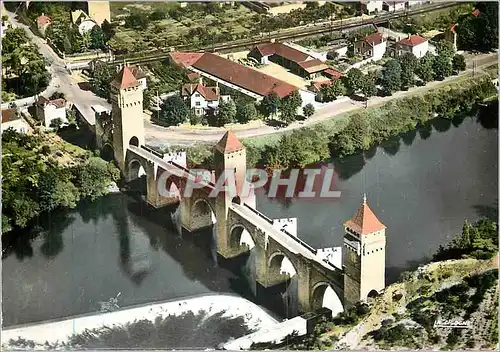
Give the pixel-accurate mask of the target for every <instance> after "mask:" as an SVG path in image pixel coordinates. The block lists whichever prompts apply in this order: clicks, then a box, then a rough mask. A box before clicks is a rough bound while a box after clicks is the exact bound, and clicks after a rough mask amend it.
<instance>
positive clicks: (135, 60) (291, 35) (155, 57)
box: [109, 2, 457, 65]
mask: <svg viewBox="0 0 500 352" xmlns="http://www.w3.org/2000/svg"><path fill="white" fill-rule="evenodd" d="M456 5H457V3H453V2H446V3H437V4H432V5H429V6H425V7H421V8H417V9H413V10H405V11H399V12H393V13H389V14H385V15H381V16H376V17H374V18H371V19H369V20H366V21H359V20H357V21H355V22H351V23H349V22H347V23H342V24H338V23H336V24H334V25H331V24H329V23H324V24H322V25H318V26H315V27H312V28H304V29H300V30H297V31H293V32H288V33H276V34H273V35H270V36H267V37H264V36H261V37H260V38H258V39H240V40H235V41H231V42H227V43H221V44H216V45H206V46H203V47H200V48H193V47H192V46H190V45H181V46H178V47H176V50H179V51H183V50H196V51H217V52H225V51H232V50H235V49H247V48H251V47H253V46H255V45H257V44H260V43H264V42H268V41H270V40H271V39H274V40H278V41H284V40H291V39H302V38H306V37H308V36H314V35H321V34H324V33H329V32H334V31H339V30H345V29H352V28H356V27H362V26H367V25H378V24H381V23H385V22H388V21H390V20H394V19H398V18H401V17H406V16H413V15H419V14H423V13H427V12H432V11H436V10H440V9H445V8H449V7H454V6H456ZM168 54H169V51H168V50H157V51H154V52H149V54H148V53H145V54H144V55H138V56H135V55H133V54H132V55H130V54H125V55H116V56H115V59H114V61H111V62H109V64H110V65H116V64H120V63H123V62H127V63H129V64H144V63H150V62H155V61H160V60H164V59H166V58H167V57H168Z"/></svg>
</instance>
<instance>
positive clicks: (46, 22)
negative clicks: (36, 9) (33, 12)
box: [36, 13, 52, 35]
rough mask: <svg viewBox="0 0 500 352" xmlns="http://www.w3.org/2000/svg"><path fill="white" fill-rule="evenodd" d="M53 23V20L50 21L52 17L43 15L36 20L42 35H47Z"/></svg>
mask: <svg viewBox="0 0 500 352" xmlns="http://www.w3.org/2000/svg"><path fill="white" fill-rule="evenodd" d="M51 23H52V20H51V19H50V17H49V16H46V15H45V14H43V13H42V14H41V15H40V16H38V17H37V18H36V25H37V28H38V31H39V32H40V34H41V35H45V31H46V30H47V27H49V26H50V24H51Z"/></svg>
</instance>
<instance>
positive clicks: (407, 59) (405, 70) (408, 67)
mask: <svg viewBox="0 0 500 352" xmlns="http://www.w3.org/2000/svg"><path fill="white" fill-rule="evenodd" d="M399 61H400V63H401V86H402V87H404V88H409V87H412V86H413V85H415V71H416V69H417V66H418V60H417V58H416V57H415V55H413V54H412V53H406V54H404V55H403V56H402V57H401V58H400V60H399Z"/></svg>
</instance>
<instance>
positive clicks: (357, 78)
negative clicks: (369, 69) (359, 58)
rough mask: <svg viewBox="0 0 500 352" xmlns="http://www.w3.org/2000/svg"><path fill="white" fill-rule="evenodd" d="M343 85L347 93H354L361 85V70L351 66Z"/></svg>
mask: <svg viewBox="0 0 500 352" xmlns="http://www.w3.org/2000/svg"><path fill="white" fill-rule="evenodd" d="M345 86H346V87H347V89H348V91H349V94H354V93H356V92H357V91H359V90H360V89H361V87H362V86H363V72H361V70H359V69H357V68H351V69H350V70H349V71H348V72H347V76H346V78H345Z"/></svg>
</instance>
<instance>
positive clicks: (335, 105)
mask: <svg viewBox="0 0 500 352" xmlns="http://www.w3.org/2000/svg"><path fill="white" fill-rule="evenodd" d="M474 61H475V62H476V72H480V71H481V68H484V67H487V66H491V65H493V64H496V63H497V62H498V54H497V53H491V54H484V55H469V56H468V57H467V69H466V71H464V72H462V73H461V74H460V75H458V76H451V77H448V78H446V79H445V80H444V81H435V82H430V83H428V84H427V85H426V86H424V87H413V88H410V89H409V90H407V91H400V92H396V93H394V94H393V95H392V96H390V97H373V98H371V99H370V100H369V101H368V107H374V106H377V105H381V104H384V103H386V102H388V101H390V100H393V99H400V98H403V97H406V96H409V95H414V94H419V93H421V92H425V91H428V90H430V89H432V88H436V87H439V86H441V85H443V84H446V83H448V82H451V81H454V80H458V79H461V78H462V77H463V76H464V75H468V74H470V73H471V72H472V71H473V66H472V63H473V62H474ZM364 106H365V104H364V103H360V102H357V101H354V100H352V99H349V98H342V99H339V100H337V101H334V102H331V103H327V104H322V106H321V107H318V108H317V109H316V113H315V114H314V115H313V116H311V117H310V118H308V119H307V120H306V121H301V122H294V123H292V124H290V125H289V126H287V127H285V128H281V129H276V128H275V127H271V126H267V125H263V124H261V125H259V126H256V125H255V124H254V125H247V128H245V126H238V127H237V128H235V129H234V132H235V134H236V136H237V137H239V138H249V137H257V136H263V135H269V134H274V133H281V132H285V131H291V130H294V129H297V128H302V127H305V126H310V125H312V124H315V123H318V122H321V121H324V120H327V119H330V118H332V117H335V116H339V115H341V114H344V113H346V112H350V111H353V110H356V109H363V108H364ZM145 128H146V140H147V142H148V145H151V146H158V147H166V146H169V145H192V144H195V143H199V142H205V143H214V142H217V141H218V140H219V139H220V138H222V136H223V135H224V133H225V129H224V128H218V127H207V128H203V129H200V128H192V127H161V126H158V125H154V124H152V123H151V122H147V121H146V122H145Z"/></svg>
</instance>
